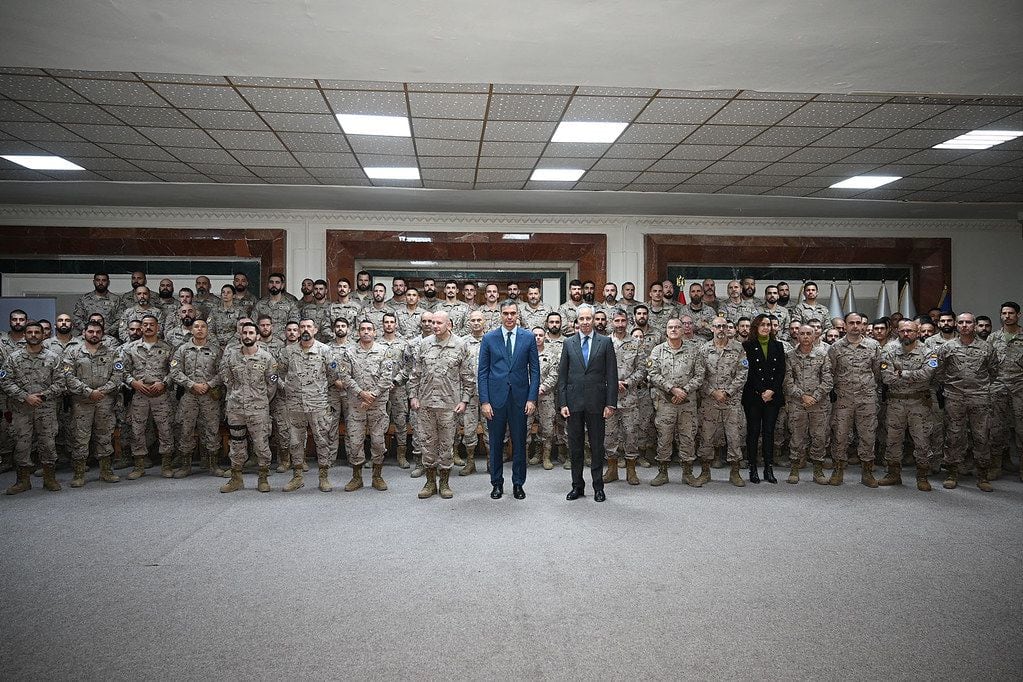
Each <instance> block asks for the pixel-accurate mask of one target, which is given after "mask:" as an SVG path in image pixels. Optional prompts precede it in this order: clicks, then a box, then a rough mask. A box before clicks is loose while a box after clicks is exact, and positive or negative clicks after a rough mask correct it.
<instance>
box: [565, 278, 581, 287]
mask: <svg viewBox="0 0 1023 682" xmlns="http://www.w3.org/2000/svg"><path fill="white" fill-rule="evenodd" d="M582 285H583V281H582V280H581V279H573V280H572V281H571V282H569V283H568V286H570V287H581V286H582Z"/></svg>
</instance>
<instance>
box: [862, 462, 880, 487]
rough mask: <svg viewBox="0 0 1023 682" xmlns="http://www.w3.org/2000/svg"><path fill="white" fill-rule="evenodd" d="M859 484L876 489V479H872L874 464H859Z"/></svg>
mask: <svg viewBox="0 0 1023 682" xmlns="http://www.w3.org/2000/svg"><path fill="white" fill-rule="evenodd" d="M860 483H862V484H863V485H865V486H867V487H868V488H876V487H877V479H875V478H874V463H873V462H861V464H860Z"/></svg>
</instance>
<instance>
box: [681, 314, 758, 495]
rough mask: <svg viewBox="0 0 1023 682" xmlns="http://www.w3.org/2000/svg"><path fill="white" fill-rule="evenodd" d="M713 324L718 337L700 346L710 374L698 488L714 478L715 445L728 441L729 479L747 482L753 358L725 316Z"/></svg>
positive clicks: (704, 404)
mask: <svg viewBox="0 0 1023 682" xmlns="http://www.w3.org/2000/svg"><path fill="white" fill-rule="evenodd" d="M710 328H711V330H712V331H713V332H714V340H713V341H708V342H707V343H705V344H703V346H701V347H700V351H701V352H702V353H703V362H704V365H705V366H706V375H705V376H704V380H703V385H702V386H701V387H700V395H701V399H700V452H699V456H700V475H699V477H698V478H697V479H696V480H695V486H696V487H697V488H698V487H700V486H702V485H703V484H704V483H707V482H709V481H710V470H711V465H712V462H713V461H714V448H715V447H717V446H720V445H725V446H726V448H727V455H726V459H727V460H728V464H729V466H730V467H731V473H730V474H729V475H728V481H729V482H730V483H731V484H732V485H734V486H738V487H740V488H741V487H742V486H744V485H746V482H745V481H743V480H742V476H741V475H740V474H739V466H740V464H741V462H742V427H743V411H742V390H743V387H744V386H745V385H746V377H747V375H748V374H749V361H748V360H747V359H746V351H745V350H743V347H742V344H741V343H739V342H738V341H736V340H735V339H729V338H728V323H727V322H726V321H725V318H723V317H715V318H714V321H713V322H711V325H710ZM686 482H687V483H688V482H689V481H686ZM690 485H693V484H690Z"/></svg>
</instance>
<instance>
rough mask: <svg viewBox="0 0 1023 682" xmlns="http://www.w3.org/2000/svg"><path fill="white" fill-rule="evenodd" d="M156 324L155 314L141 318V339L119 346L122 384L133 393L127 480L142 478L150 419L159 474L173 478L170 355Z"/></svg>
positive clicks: (170, 352) (129, 417)
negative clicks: (157, 448)
mask: <svg viewBox="0 0 1023 682" xmlns="http://www.w3.org/2000/svg"><path fill="white" fill-rule="evenodd" d="M159 331H160V322H159V321H158V320H157V319H156V316H155V315H145V316H144V317H143V318H142V338H141V339H139V340H138V341H132V342H131V343H129V344H127V345H125V346H124V347H123V362H124V383H125V384H127V385H128V386H129V387H130V388H132V389H133V390H134V391H135V394H134V396H133V397H132V400H131V407H129V408H128V421H129V422H130V423H131V440H132V443H131V450H132V457H133V458H134V460H135V468H134V469H133V470H132V472H131V473H130V474H128V479H129V480H135V479H137V478H140V477H142V476H145V475H146V468H145V459H146V451H147V447H146V424H147V422H148V421H149V417H150V416H152V418H153V422H154V424H155V425H156V434H157V439H158V440H159V443H160V475H161V476H163V477H164V478H170V477H171V476H173V475H174V471H173V470H172V469H171V460H172V459H173V457H174V431H173V423H174V404H173V402H172V400H171V395H170V392H169V391H168V390H167V388H168V387H169V386H170V362H171V356H172V355H173V354H174V351H173V349H172V348H171V347H170V345H168V344H167V342H166V341H163V340H161V339H160V338H159V336H158V334H159Z"/></svg>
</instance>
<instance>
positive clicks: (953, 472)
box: [941, 464, 959, 490]
mask: <svg viewBox="0 0 1023 682" xmlns="http://www.w3.org/2000/svg"><path fill="white" fill-rule="evenodd" d="M958 485H959V465H958V464H949V465H948V476H946V477H945V482H944V483H942V484H941V486H942V487H943V488H945V489H946V490H953V489H954V488H956V487H957V486H958Z"/></svg>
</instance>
